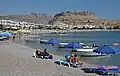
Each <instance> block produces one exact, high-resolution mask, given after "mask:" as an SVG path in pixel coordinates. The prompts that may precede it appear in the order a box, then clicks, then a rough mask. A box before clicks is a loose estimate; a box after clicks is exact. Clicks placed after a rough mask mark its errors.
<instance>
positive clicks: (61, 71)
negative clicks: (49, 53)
mask: <svg viewBox="0 0 120 76" xmlns="http://www.w3.org/2000/svg"><path fill="white" fill-rule="evenodd" d="M34 51H35V49H32V48H30V47H27V46H24V45H20V44H14V43H9V44H8V43H4V44H0V76H97V75H96V74H87V73H84V72H83V71H82V70H80V68H72V67H67V66H60V65H57V64H55V63H54V61H55V60H56V59H59V58H60V57H59V56H56V55H53V56H54V59H53V60H42V59H38V58H37V59H36V58H33V57H32V53H33V52H34Z"/></svg>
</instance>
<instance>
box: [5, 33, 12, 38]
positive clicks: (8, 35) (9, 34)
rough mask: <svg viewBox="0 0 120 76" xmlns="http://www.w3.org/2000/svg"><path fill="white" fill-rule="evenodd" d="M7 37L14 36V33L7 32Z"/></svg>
mask: <svg viewBox="0 0 120 76" xmlns="http://www.w3.org/2000/svg"><path fill="white" fill-rule="evenodd" d="M5 36H6V37H12V36H13V35H12V34H11V33H8V34H5Z"/></svg>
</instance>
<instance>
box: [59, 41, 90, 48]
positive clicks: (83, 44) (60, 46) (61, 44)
mask: <svg viewBox="0 0 120 76" xmlns="http://www.w3.org/2000/svg"><path fill="white" fill-rule="evenodd" d="M68 44H69V43H67V42H61V43H59V44H58V47H59V48H65V46H66V45H68ZM79 44H80V45H82V46H83V48H89V46H87V45H86V44H85V43H79Z"/></svg>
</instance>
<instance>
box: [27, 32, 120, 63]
mask: <svg viewBox="0 0 120 76" xmlns="http://www.w3.org/2000/svg"><path fill="white" fill-rule="evenodd" d="M37 38H42V39H45V40H46V39H47V40H49V39H57V40H61V41H62V42H66V41H67V42H72V41H75V42H84V43H86V44H89V45H92V44H97V45H99V46H101V45H104V44H108V45H113V43H116V42H117V43H120V31H89V32H88V31H87V32H74V33H66V34H40V35H39V37H37ZM37 38H36V39H37ZM25 45H27V46H30V47H32V48H35V49H44V48H47V50H48V51H49V52H50V53H53V54H56V55H60V56H64V55H66V54H69V53H70V51H69V50H68V49H66V48H58V47H57V46H52V45H45V44H41V43H40V42H39V41H32V42H27V43H25ZM119 58H120V55H119V54H118V55H112V56H108V57H81V60H83V61H85V62H88V63H92V64H99V65H120V60H119Z"/></svg>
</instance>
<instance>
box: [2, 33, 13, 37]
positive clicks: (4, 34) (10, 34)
mask: <svg viewBox="0 0 120 76" xmlns="http://www.w3.org/2000/svg"><path fill="white" fill-rule="evenodd" d="M0 36H6V37H12V33H9V32H1V33H0Z"/></svg>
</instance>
